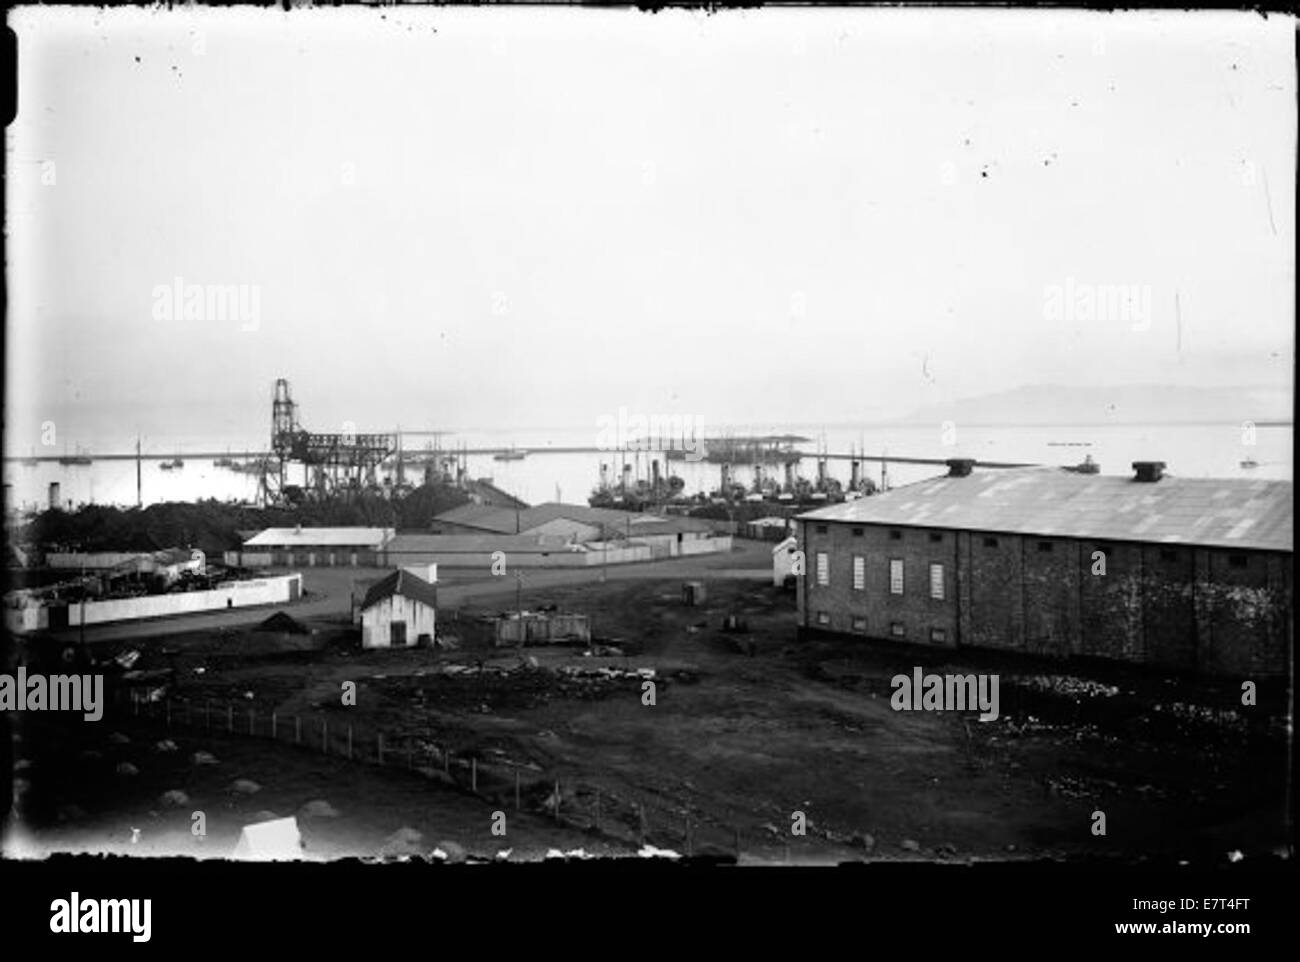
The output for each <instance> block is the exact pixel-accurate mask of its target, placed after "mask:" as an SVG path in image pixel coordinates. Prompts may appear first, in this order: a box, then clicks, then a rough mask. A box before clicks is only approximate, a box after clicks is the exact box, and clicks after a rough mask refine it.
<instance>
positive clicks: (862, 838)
mask: <svg viewBox="0 0 1300 962" xmlns="http://www.w3.org/2000/svg"><path fill="white" fill-rule="evenodd" d="M849 844H850V845H852V846H853V847H854V848H860V849H863V850H864V851H867V852H871V851H874V850H875V848H876V837H875V836H874V835H872V834H871V833H870V832H854V833H853V837H852V838H850V839H849Z"/></svg>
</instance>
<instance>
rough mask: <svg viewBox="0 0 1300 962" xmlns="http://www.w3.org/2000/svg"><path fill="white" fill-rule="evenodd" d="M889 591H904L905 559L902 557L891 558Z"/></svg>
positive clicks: (892, 593)
mask: <svg viewBox="0 0 1300 962" xmlns="http://www.w3.org/2000/svg"><path fill="white" fill-rule="evenodd" d="M889 593H890V594H891V595H901V594H902V593H903V559H901V558H891V559H890V560H889Z"/></svg>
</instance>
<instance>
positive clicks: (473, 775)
mask: <svg viewBox="0 0 1300 962" xmlns="http://www.w3.org/2000/svg"><path fill="white" fill-rule="evenodd" d="M469 790H470V791H471V792H477V791H478V759H477V758H475V757H473V756H470V760H469Z"/></svg>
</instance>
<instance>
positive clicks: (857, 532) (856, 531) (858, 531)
mask: <svg viewBox="0 0 1300 962" xmlns="http://www.w3.org/2000/svg"><path fill="white" fill-rule="evenodd" d="M853 537H855V538H861V537H862V529H861V528H854V529H853Z"/></svg>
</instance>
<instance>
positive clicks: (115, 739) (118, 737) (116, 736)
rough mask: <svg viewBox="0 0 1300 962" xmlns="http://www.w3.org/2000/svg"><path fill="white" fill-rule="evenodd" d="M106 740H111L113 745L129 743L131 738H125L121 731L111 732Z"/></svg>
mask: <svg viewBox="0 0 1300 962" xmlns="http://www.w3.org/2000/svg"><path fill="white" fill-rule="evenodd" d="M108 740H109V741H110V742H112V743H113V744H114V745H129V744H131V739H129V738H127V737H126V736H125V735H123V734H122V733H121V732H113V733H112V734H111V735H109V736H108Z"/></svg>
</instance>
